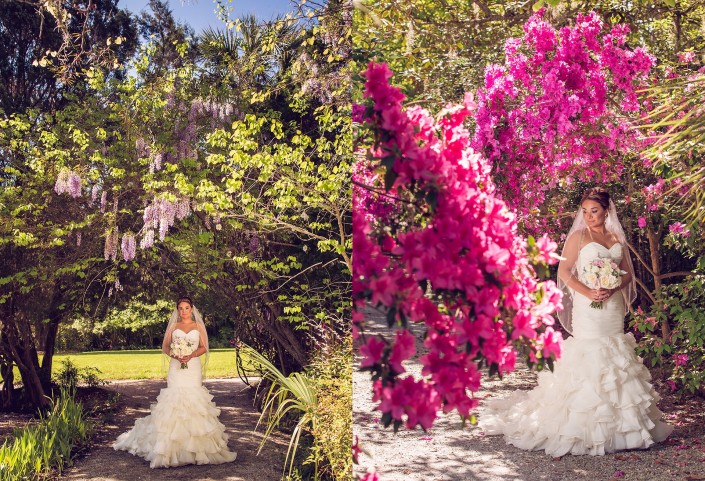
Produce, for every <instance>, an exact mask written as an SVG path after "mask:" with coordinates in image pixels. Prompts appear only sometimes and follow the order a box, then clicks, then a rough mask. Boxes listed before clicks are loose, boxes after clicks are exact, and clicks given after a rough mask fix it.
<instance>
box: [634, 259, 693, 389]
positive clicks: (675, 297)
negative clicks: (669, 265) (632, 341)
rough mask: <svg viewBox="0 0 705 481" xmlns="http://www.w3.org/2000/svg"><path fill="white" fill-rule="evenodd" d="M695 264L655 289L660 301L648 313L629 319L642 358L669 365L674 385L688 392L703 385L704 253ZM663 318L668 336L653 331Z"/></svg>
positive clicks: (636, 314)
mask: <svg viewBox="0 0 705 481" xmlns="http://www.w3.org/2000/svg"><path fill="white" fill-rule="evenodd" d="M698 265H699V267H698V271H697V272H698V273H697V274H696V275H694V276H691V277H688V278H687V279H686V280H684V281H683V282H680V283H677V284H671V285H668V286H664V287H663V288H662V289H661V290H660V291H659V292H658V293H657V295H658V298H659V303H656V304H654V305H653V306H652V307H651V310H650V311H649V312H648V313H646V312H643V311H641V310H639V311H637V313H635V314H634V315H633V316H632V318H631V321H630V326H631V327H632V328H633V329H634V330H635V331H637V332H638V333H639V334H640V335H641V339H640V341H639V347H638V349H637V351H638V352H639V354H640V355H641V356H643V358H644V360H645V362H647V363H649V364H650V365H651V366H657V365H660V366H664V367H667V368H668V369H670V370H671V375H670V377H669V379H670V381H673V382H674V383H675V384H672V386H673V388H674V389H675V388H677V389H682V390H686V391H689V392H691V393H693V392H696V391H701V392H702V390H703V388H704V387H705V311H703V308H702V306H703V305H705V275H703V272H705V257H701V258H700V260H699V264H698ZM662 321H666V322H669V323H670V325H671V326H672V330H671V336H670V338H669V339H662V338H661V337H660V336H658V335H656V334H655V332H654V330H655V329H654V328H655V326H656V325H657V323H661V322H662ZM685 356H687V360H686V357H685Z"/></svg>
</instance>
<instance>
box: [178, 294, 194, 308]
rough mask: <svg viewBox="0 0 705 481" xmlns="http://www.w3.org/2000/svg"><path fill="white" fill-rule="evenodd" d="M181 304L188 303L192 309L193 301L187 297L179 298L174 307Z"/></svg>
mask: <svg viewBox="0 0 705 481" xmlns="http://www.w3.org/2000/svg"><path fill="white" fill-rule="evenodd" d="M182 302H188V303H189V305H190V306H191V307H193V301H192V300H191V298H190V297H189V296H181V297H179V298H178V299H177V300H176V307H179V304H181V303H182Z"/></svg>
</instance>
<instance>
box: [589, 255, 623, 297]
mask: <svg viewBox="0 0 705 481" xmlns="http://www.w3.org/2000/svg"><path fill="white" fill-rule="evenodd" d="M624 274H626V272H625V271H623V270H620V268H619V266H618V265H617V263H616V262H615V261H613V260H612V259H610V258H606V257H598V258H597V259H593V261H592V262H590V263H589V264H588V265H587V266H585V267H583V272H582V276H581V277H582V280H583V283H584V284H585V285H586V286H588V287H589V288H590V289H616V288H617V287H619V286H620V285H621V283H622V281H621V280H620V277H621V276H622V275H624ZM590 307H592V308H593V309H602V301H592V302H591V303H590Z"/></svg>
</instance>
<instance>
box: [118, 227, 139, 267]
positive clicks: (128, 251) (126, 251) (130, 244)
mask: <svg viewBox="0 0 705 481" xmlns="http://www.w3.org/2000/svg"><path fill="white" fill-rule="evenodd" d="M136 244H137V243H136V241H135V235H134V234H133V233H131V232H128V233H126V234H124V235H123V236H122V245H121V246H120V247H121V249H122V258H123V259H125V260H126V261H131V260H132V259H134V258H135V249H136V247H137V245H136Z"/></svg>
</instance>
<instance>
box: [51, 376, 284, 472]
mask: <svg viewBox="0 0 705 481" xmlns="http://www.w3.org/2000/svg"><path fill="white" fill-rule="evenodd" d="M204 385H205V386H206V387H207V388H208V390H209V391H210V393H211V394H213V396H214V398H213V401H215V403H216V405H217V406H218V407H219V408H220V409H221V412H220V422H222V423H223V424H224V425H225V427H226V433H227V434H228V435H229V436H230V440H229V443H228V444H229V446H230V449H231V450H234V451H236V452H237V459H236V460H235V461H234V462H232V463H226V464H219V465H208V464H206V465H200V466H196V465H189V466H180V467H176V468H158V469H150V468H149V463H148V462H147V461H145V460H144V459H142V458H140V457H137V456H133V455H131V454H130V453H128V452H126V451H115V450H114V449H113V448H112V446H111V445H112V443H113V441H114V440H115V438H117V436H118V435H119V434H120V433H122V432H124V431H126V430H128V429H130V428H131V427H132V425H133V424H134V422H135V419H137V418H140V417H143V416H146V415H147V414H149V406H150V404H151V403H153V402H155V399H156V397H157V395H158V394H159V390H160V389H162V388H164V387H166V381H165V380H164V381H155V380H145V381H112V382H111V384H110V385H109V386H107V387H106V389H109V390H112V391H115V392H117V393H120V396H121V397H120V399H121V400H120V409H119V411H118V412H117V413H116V414H115V416H114V417H113V418H112V419H111V420H109V421H108V422H106V423H105V424H104V425H102V426H100V427H99V428H98V432H97V433H96V435H95V437H94V439H93V443H94V445H93V447H92V448H91V450H90V452H89V453H88V454H87V455H86V456H85V457H83V458H81V459H79V460H78V461H77V462H76V464H75V465H74V466H73V467H72V468H70V469H67V470H66V471H64V473H63V475H62V476H61V478H60V479H66V480H72V481H137V480H149V481H153V480H156V481H161V480H163V481H173V480H199V481H254V480H257V481H260V480H262V481H270V480H271V481H275V480H278V479H280V478H281V473H282V470H283V466H284V457H285V454H286V448H287V444H288V439H286V438H285V436H283V435H281V434H278V433H275V434H274V435H273V436H272V437H271V438H270V440H269V441H267V444H265V446H264V448H263V449H262V452H261V453H260V454H259V455H257V454H256V453H257V448H258V446H259V443H260V442H261V439H262V427H261V426H260V428H259V430H258V431H257V432H256V433H255V432H254V428H255V425H256V424H257V420H258V419H259V413H258V412H257V410H256V409H255V408H254V407H253V405H252V391H251V389H250V388H249V387H247V386H246V385H245V384H244V383H242V382H241V381H240V380H239V379H208V380H206V381H205V382H204Z"/></svg>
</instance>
